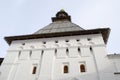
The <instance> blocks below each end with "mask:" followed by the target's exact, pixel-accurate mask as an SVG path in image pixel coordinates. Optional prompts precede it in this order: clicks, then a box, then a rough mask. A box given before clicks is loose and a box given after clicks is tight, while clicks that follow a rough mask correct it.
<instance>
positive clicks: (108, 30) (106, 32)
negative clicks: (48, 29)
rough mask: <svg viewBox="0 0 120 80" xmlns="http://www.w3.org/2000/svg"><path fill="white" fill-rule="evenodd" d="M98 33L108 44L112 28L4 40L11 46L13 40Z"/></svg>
mask: <svg viewBox="0 0 120 80" xmlns="http://www.w3.org/2000/svg"><path fill="white" fill-rule="evenodd" d="M97 33H101V34H102V36H103V39H104V42H105V43H107V40H108V37H109V33H110V28H98V29H90V30H78V31H69V32H57V33H47V34H29V35H20V36H8V37H5V38H4V39H5V40H6V42H7V43H8V44H9V45H10V44H11V42H12V41H13V40H26V39H38V38H50V37H62V36H72V35H87V34H97Z"/></svg>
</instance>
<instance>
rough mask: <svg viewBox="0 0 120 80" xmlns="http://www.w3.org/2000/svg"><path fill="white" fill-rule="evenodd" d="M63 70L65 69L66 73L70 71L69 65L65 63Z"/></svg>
mask: <svg viewBox="0 0 120 80" xmlns="http://www.w3.org/2000/svg"><path fill="white" fill-rule="evenodd" d="M63 70H64V73H68V65H65V66H64V69H63Z"/></svg>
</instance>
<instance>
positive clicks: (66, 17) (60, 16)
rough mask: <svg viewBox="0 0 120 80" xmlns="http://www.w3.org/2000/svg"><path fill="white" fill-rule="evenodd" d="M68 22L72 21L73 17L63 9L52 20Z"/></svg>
mask: <svg viewBox="0 0 120 80" xmlns="http://www.w3.org/2000/svg"><path fill="white" fill-rule="evenodd" d="M66 20H67V21H71V17H70V16H69V15H68V13H67V12H65V11H64V9H61V10H60V11H59V12H57V14H56V17H53V18H52V22H55V21H66Z"/></svg>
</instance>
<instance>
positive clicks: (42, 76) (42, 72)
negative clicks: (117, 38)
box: [0, 10, 120, 80]
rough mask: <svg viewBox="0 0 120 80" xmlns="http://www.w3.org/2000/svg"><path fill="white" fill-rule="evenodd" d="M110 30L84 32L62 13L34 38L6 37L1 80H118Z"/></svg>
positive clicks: (119, 60)
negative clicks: (109, 42)
mask: <svg viewBox="0 0 120 80" xmlns="http://www.w3.org/2000/svg"><path fill="white" fill-rule="evenodd" d="M109 33H110V29H109V28H98V29H91V30H85V29H83V28H81V27H80V26H78V25H76V24H74V23H72V21H71V16H70V15H68V13H66V12H65V11H64V10H61V11H59V12H57V14H56V17H53V18H52V23H50V24H49V25H47V26H45V27H43V28H42V29H40V30H38V31H37V32H35V33H34V34H30V35H20V36H9V37H5V40H6V41H7V43H8V44H9V45H10V46H9V49H8V50H7V55H6V57H5V58H4V61H3V63H2V65H1V67H0V80H119V79H120V55H119V54H116V55H113V54H112V55H108V54H107V51H106V44H107V40H108V37H109Z"/></svg>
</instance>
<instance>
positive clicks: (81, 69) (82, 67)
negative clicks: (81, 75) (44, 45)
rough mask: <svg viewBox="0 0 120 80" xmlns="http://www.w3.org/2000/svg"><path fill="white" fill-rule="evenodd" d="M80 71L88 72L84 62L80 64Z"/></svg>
mask: <svg viewBox="0 0 120 80" xmlns="http://www.w3.org/2000/svg"><path fill="white" fill-rule="evenodd" d="M80 72H86V70H85V65H84V64H81V65H80Z"/></svg>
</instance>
